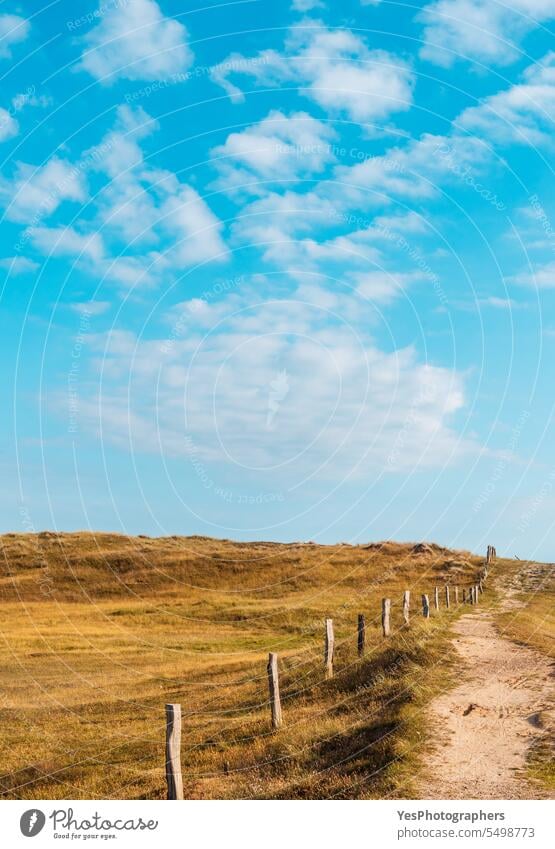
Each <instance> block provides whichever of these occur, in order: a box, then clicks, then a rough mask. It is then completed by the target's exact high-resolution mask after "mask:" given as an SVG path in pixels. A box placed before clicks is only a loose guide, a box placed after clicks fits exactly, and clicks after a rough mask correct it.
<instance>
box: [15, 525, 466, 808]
mask: <svg viewBox="0 0 555 849" xmlns="http://www.w3.org/2000/svg"><path fill="white" fill-rule="evenodd" d="M0 541H1V553H2V558H1V562H2V576H1V578H0V599H1V604H0V623H1V628H0V631H1V635H2V648H1V657H0V694H1V695H0V722H1V727H2V731H3V734H2V746H3V751H2V768H1V775H0V793H1V794H2V796H3V797H4V798H63V797H69V798H163V797H164V793H165V781H164V703H165V702H169V701H173V702H180V703H181V705H182V709H183V748H182V763H183V775H184V787H185V794H186V796H188V797H190V798H238V797H239V798H253V797H254V798H305V797H308V798H321V797H337V798H345V797H346V798H358V797H384V796H388V795H393V796H395V795H399V796H405V797H406V796H410V794H411V778H412V776H413V774H414V770H415V764H416V763H417V762H418V760H419V758H421V757H422V755H423V753H424V751H425V747H426V740H427V735H428V733H429V729H427V728H426V727H425V724H424V708H425V707H426V706H427V704H428V703H429V700H430V699H431V698H432V697H433V696H434V694H435V693H436V692H438V691H440V690H441V689H442V688H444V687H445V686H446V685H447V684H448V682H449V680H450V677H451V676H452V675H453V665H452V649H451V647H450V643H449V640H448V634H449V625H450V622H452V620H453V618H454V617H455V616H457V615H459V612H460V611H457V610H454V609H452V610H451V611H450V612H449V613H447V612H445V611H444V610H442V611H440V613H439V614H436V613H435V612H434V611H433V610H432V618H431V620H429V621H427V622H425V621H423V619H422V617H421V615H420V594H421V593H422V592H428V593H431V592H432V590H433V587H434V586H435V585H437V586H440V587H443V585H444V584H445V583H446V582H449V583H451V584H453V585H454V584H458V585H459V586H460V587H463V586H468V585H469V584H470V582H471V580H472V577H473V576H474V574H475V572H476V569H477V567H478V565H479V564H480V563H481V562H482V561H481V559H478V558H474V557H472V556H471V555H469V554H468V553H465V552H451V551H448V550H446V549H442V548H440V547H438V546H428V547H425V548H424V550H423V551H420V550H419V548H420V547H418V546H416V547H414V546H412V545H410V544H406V545H401V544H394V543H382V544H375V545H369V546H356V547H354V546H349V545H337V546H320V545H314V544H300V545H298V544H291V545H280V544H272V543H249V544H241V543H233V542H229V541H221V540H212V539H207V538H201V537H187V538H185V537H171V538H166V539H147V538H143V537H138V538H128V537H124V536H118V535H112V534H96V535H92V534H61V535H56V534H49V533H45V534H38V535H14V534H7V535H5V536H3V537H1V538H0ZM404 589H410V590H411V593H412V614H413V616H412V621H411V626H410V628H409V629H406V628H404V627H403V625H402V617H401V599H402V592H403V590H404ZM383 596H388V597H391V599H392V635H391V637H390V638H389V639H387V640H384V639H383V638H382V636H381V627H380V604H381V598H382V597H383ZM359 612H363V613H365V614H366V620H367V653H366V656H365V658H364V659H363V660H359V659H358V657H357V652H356V620H357V614H358V613H359ZM326 616H331V617H333V620H334V624H335V630H336V661H335V669H336V675H335V677H334V679H333V680H331V681H324V679H323V656H322V652H323V622H324V619H325V617H326ZM270 650H271V651H277V652H279V655H280V675H281V687H282V702H283V710H284V721H285V725H284V727H283V729H282V730H281V731H280V732H279V733H277V734H275V733H272V732H271V730H270V727H269V709H268V704H267V698H268V696H267V678H266V660H267V653H268V651H270Z"/></svg>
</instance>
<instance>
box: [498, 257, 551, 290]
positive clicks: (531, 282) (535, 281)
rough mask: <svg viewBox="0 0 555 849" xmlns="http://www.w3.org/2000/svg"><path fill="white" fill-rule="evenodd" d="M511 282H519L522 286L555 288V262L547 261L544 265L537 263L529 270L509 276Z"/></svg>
mask: <svg viewBox="0 0 555 849" xmlns="http://www.w3.org/2000/svg"><path fill="white" fill-rule="evenodd" d="M509 281H510V282H511V283H517V284H519V285H521V286H533V287H534V288H538V289H554V288H555V262H553V261H552V262H547V263H545V264H542V265H537V266H536V267H535V268H532V269H530V270H527V271H522V272H520V273H519V274H515V275H514V276H513V277H510V278H509Z"/></svg>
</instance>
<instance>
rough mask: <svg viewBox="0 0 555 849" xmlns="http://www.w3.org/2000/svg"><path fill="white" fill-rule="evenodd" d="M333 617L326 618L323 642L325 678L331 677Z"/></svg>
mask: <svg viewBox="0 0 555 849" xmlns="http://www.w3.org/2000/svg"><path fill="white" fill-rule="evenodd" d="M334 642H335V641H334V637H333V619H326V638H325V642H324V663H325V665H326V678H333V647H334Z"/></svg>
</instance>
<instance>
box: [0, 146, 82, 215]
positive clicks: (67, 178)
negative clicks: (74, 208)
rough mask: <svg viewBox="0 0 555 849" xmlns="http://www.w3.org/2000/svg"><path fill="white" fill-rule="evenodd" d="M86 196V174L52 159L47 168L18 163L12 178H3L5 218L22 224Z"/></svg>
mask: <svg viewBox="0 0 555 849" xmlns="http://www.w3.org/2000/svg"><path fill="white" fill-rule="evenodd" d="M86 197H87V191H86V185H85V180H84V176H83V173H82V172H81V171H79V169H77V168H75V167H73V166H72V165H71V164H70V163H69V162H66V161H65V160H63V159H60V158H59V157H58V156H53V157H52V158H51V159H49V160H48V162H47V163H46V164H45V165H41V166H35V165H29V164H27V163H25V162H18V163H17V166H16V171H15V174H14V176H13V177H12V179H6V178H5V177H0V201H2V202H3V204H4V207H5V210H6V217H7V218H9V219H10V220H11V221H18V222H21V223H23V224H29V223H31V222H38V221H40V220H41V219H42V218H44V217H47V216H49V215H51V214H52V213H53V212H54V210H56V209H57V208H58V207H59V206H60V204H61V203H63V202H64V201H66V200H69V201H84V200H85V199H86Z"/></svg>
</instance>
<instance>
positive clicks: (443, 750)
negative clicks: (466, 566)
mask: <svg viewBox="0 0 555 849" xmlns="http://www.w3.org/2000/svg"><path fill="white" fill-rule="evenodd" d="M454 630H455V633H456V635H457V636H456V643H455V644H456V648H457V651H458V653H459V654H460V656H461V659H462V660H463V662H464V667H465V668H466V669H467V672H466V673H465V674H463V676H462V678H463V681H462V683H461V684H460V685H459V686H458V687H456V688H455V689H453V690H451V691H449V692H448V693H445V694H444V695H443V696H441V697H439V698H438V699H436V700H435V702H434V703H433V704H432V718H431V719H432V727H433V728H435V729H437V734H438V736H440V737H442V738H443V741H444V742H443V745H442V744H441V743H440V744H439V745H438V746H437V748H436V749H435V751H433V752H432V753H431V755H430V757H429V759H428V765H427V768H426V770H425V776H424V777H423V780H422V782H421V784H420V787H419V796H420V798H422V799H426V798H428V799H519V798H527V799H534V798H540V797H544V796H545V795H546V794H545V793H544V791H542V789H541V788H539V787H538V786H537V785H535V784H533V783H532V782H530V781H528V780H527V779H526V778H525V776H524V774H523V772H522V769H523V767H524V766H525V762H526V755H527V752H528V749H529V748H530V746H531V745H532V743H533V742H534V740H536V739H538V738H539V737H541V736H542V735H544V734H545V733H546V731H545V728H542V722H541V720H540V716H539V714H540V712H541V711H549V709H550V708H552V707H553V704H554V701H553V697H554V692H553V668H552V664H551V663H550V661H549V659H548V658H546V657H545V656H543V655H541V654H540V653H538V652H536V651H534V650H532V649H529V648H526V647H523V646H519V645H516V644H515V643H513V642H511V641H510V640H508V639H505V638H503V637H500V636H499V635H498V634H497V632H496V630H495V628H494V626H493V622H492V618H491V616H490V615H489V614H488V613H487V611H481V612H480V611H477V612H475V613H471V614H467V615H465V616H462V617H461V618H460V619H459V620H458V621H457V623H456V624H455V627H454Z"/></svg>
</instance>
